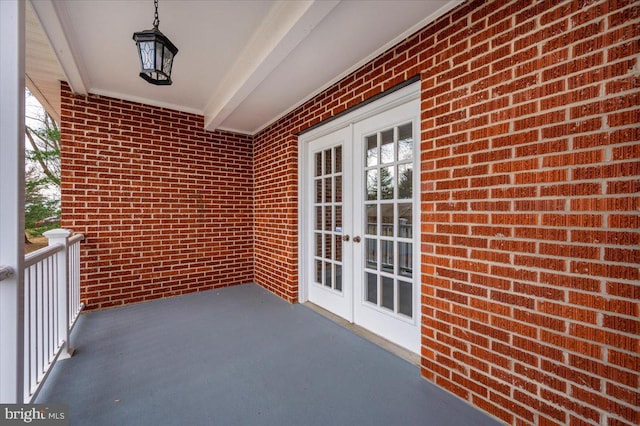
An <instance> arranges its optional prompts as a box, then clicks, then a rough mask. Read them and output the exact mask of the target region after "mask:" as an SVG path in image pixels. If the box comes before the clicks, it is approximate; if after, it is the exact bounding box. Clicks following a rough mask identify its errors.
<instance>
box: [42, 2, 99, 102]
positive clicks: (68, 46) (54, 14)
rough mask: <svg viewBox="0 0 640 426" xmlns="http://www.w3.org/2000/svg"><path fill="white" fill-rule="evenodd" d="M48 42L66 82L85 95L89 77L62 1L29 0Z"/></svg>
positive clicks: (75, 90) (78, 92) (77, 92)
mask: <svg viewBox="0 0 640 426" xmlns="http://www.w3.org/2000/svg"><path fill="white" fill-rule="evenodd" d="M31 5H32V6H33V10H34V11H35V12H36V15H37V16H38V20H39V21H40V25H42V29H43V30H44V32H45V34H46V35H47V38H48V39H49V43H50V44H51V47H52V48H53V51H54V53H55V55H56V58H57V59H58V63H59V64H60V66H61V67H62V71H63V72H64V75H65V77H66V79H67V83H69V86H70V87H71V90H73V92H74V93H76V94H78V95H86V94H87V93H88V89H89V87H90V86H89V79H88V73H87V71H86V67H85V66H84V64H83V63H82V61H81V59H80V57H79V56H78V54H77V53H75V54H74V52H79V50H78V49H76V46H75V40H77V38H76V35H75V34H74V31H73V25H72V24H71V19H70V18H69V14H68V13H67V9H66V6H65V4H64V2H61V1H53V0H38V1H31Z"/></svg>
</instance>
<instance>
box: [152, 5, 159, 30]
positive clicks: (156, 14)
mask: <svg viewBox="0 0 640 426" xmlns="http://www.w3.org/2000/svg"><path fill="white" fill-rule="evenodd" d="M153 4H154V5H155V7H156V13H155V15H154V19H153V28H156V29H157V28H158V26H159V25H160V19H159V18H158V0H153Z"/></svg>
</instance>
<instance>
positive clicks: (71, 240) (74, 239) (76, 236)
mask: <svg viewBox="0 0 640 426" xmlns="http://www.w3.org/2000/svg"><path fill="white" fill-rule="evenodd" d="M78 241H84V234H73V236H71V237H69V245H71V244H73V243H75V242H78Z"/></svg>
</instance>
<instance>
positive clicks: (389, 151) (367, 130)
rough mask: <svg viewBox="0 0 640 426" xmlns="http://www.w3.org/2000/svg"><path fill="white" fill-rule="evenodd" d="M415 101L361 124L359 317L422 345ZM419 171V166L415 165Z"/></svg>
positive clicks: (410, 345) (407, 343)
mask: <svg viewBox="0 0 640 426" xmlns="http://www.w3.org/2000/svg"><path fill="white" fill-rule="evenodd" d="M416 108H419V105H415V104H413V103H409V104H405V105H402V106H399V107H396V108H394V109H392V110H390V111H386V112H385V113H383V114H380V115H377V116H374V117H370V118H368V119H366V120H363V121H360V122H358V123H356V124H355V125H354V128H353V136H354V140H353V141H354V144H353V145H354V162H355V163H357V164H356V165H355V172H354V173H355V179H354V188H355V195H354V198H355V199H356V200H358V201H357V202H356V203H355V206H354V227H355V229H357V230H358V235H362V237H361V240H362V241H361V243H360V244H359V245H357V246H354V259H353V261H354V269H355V271H356V272H354V280H353V284H354V299H355V303H354V322H355V323H356V324H359V325H362V326H363V327H364V328H367V329H369V330H371V331H372V332H374V333H376V334H379V335H381V336H382V337H385V338H386V339H388V340H391V341H392V342H394V343H397V344H398V345H400V346H403V347H405V348H407V349H410V350H411V351H413V352H419V349H420V324H419V319H420V312H419V308H418V306H419V299H418V297H419V281H420V280H419V273H418V271H419V257H420V256H419V243H418V240H417V237H418V231H417V229H416V224H418V223H419V210H420V209H419V202H418V193H419V191H418V188H419V186H418V178H419V166H418V164H419V163H418V157H419V156H418V155H417V153H418V152H419V150H418V144H417V142H416V141H417V139H418V138H417V137H416V135H418V134H419V133H418V131H419V130H418V129H419V124H418V117H417V116H416ZM414 171H415V173H414Z"/></svg>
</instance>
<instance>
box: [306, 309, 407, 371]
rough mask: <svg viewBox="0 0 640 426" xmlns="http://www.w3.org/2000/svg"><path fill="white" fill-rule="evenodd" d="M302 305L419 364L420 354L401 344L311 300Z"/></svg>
mask: <svg viewBox="0 0 640 426" xmlns="http://www.w3.org/2000/svg"><path fill="white" fill-rule="evenodd" d="M302 305H304V306H306V307H307V308H309V309H311V310H312V311H314V312H317V313H319V314H320V315H322V316H323V317H325V318H328V319H330V320H331V321H333V322H335V323H337V324H340V325H341V326H343V327H344V328H346V329H348V330H351V331H353V332H354V333H356V334H357V335H358V336H360V337H362V338H364V339H366V340H368V341H370V342H371V343H373V344H375V345H378V346H380V347H381V348H382V349H385V350H387V351H389V352H391V353H392V354H394V355H396V356H398V357H400V358H402V359H404V360H405V361H407V362H409V363H411V364H413V365H416V366H418V367H419V366H420V355H418V354H416V353H413V352H411V351H410V350H408V349H405V348H403V347H402V346H399V345H396V344H395V343H393V342H390V341H389V340H387V339H385V338H384V337H380V336H378V335H377V334H375V333H372V332H370V331H369V330H366V329H364V328H362V327H360V326H359V325H356V324H353V323H351V322H349V321H347V320H345V319H344V318H342V317H339V316H338V315H336V314H334V313H332V312H329V311H327V310H326V309H324V308H321V307H320V306H318V305H316V304H315V303H312V302H304V303H303V304H302Z"/></svg>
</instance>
